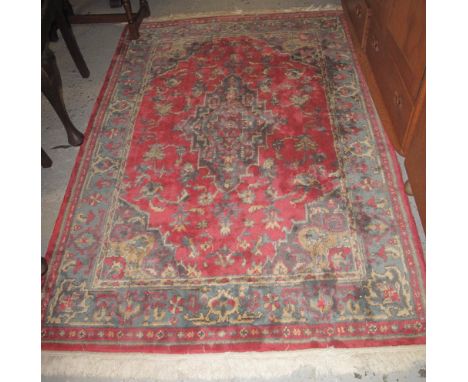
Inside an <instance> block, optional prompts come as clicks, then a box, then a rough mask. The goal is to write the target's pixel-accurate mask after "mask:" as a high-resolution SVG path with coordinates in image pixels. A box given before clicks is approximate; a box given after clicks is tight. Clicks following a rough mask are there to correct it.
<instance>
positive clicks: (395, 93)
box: [342, 0, 426, 227]
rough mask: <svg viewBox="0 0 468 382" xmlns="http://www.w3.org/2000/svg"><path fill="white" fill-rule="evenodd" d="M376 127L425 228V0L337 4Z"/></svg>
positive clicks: (347, 0)
mask: <svg viewBox="0 0 468 382" xmlns="http://www.w3.org/2000/svg"><path fill="white" fill-rule="evenodd" d="M342 5H343V9H344V13H345V17H346V20H347V21H348V24H349V26H350V29H351V34H352V39H353V44H354V45H355V47H356V50H357V54H358V58H359V60H360V63H361V66H362V68H363V71H364V74H365V76H366V79H367V82H368V85H369V87H370V90H371V93H372V97H373V99H374V103H375V105H376V108H377V111H378V112H379V116H380V119H381V120H382V124H383V126H384V128H385V130H386V132H387V135H388V136H389V138H390V140H391V142H392V144H393V146H394V147H395V149H396V151H397V152H398V153H400V154H401V155H403V156H405V157H406V160H405V167H406V169H407V173H408V177H409V179H408V181H409V186H410V187H408V188H410V189H412V192H413V193H414V196H415V199H416V204H417V206H418V209H419V213H420V216H421V219H422V222H423V225H424V227H425V205H426V197H425V176H426V173H425V171H426V168H425V153H426V151H425V129H426V123H425V110H426V109H425V100H426V80H425V73H426V2H425V0H342Z"/></svg>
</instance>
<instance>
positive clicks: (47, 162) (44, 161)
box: [41, 147, 52, 168]
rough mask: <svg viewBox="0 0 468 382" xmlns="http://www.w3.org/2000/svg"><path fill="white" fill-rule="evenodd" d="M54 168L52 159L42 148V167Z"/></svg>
mask: <svg viewBox="0 0 468 382" xmlns="http://www.w3.org/2000/svg"><path fill="white" fill-rule="evenodd" d="M51 166H52V159H50V157H49V156H48V155H47V153H46V152H45V151H44V149H43V148H42V147H41V167H43V168H49V167H51Z"/></svg>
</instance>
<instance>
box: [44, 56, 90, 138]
mask: <svg viewBox="0 0 468 382" xmlns="http://www.w3.org/2000/svg"><path fill="white" fill-rule="evenodd" d="M41 80H42V84H41V90H42V93H43V94H44V95H45V97H46V98H47V99H48V100H49V102H50V104H51V105H52V107H53V108H54V110H55V111H56V113H57V115H58V116H59V118H60V120H61V121H62V123H63V125H64V126H65V131H66V132H67V136H68V143H69V144H70V145H72V146H79V145H81V144H82V143H83V138H84V136H83V134H82V133H81V132H80V131H79V130H78V129H77V128H76V127H75V126H74V125H73V122H72V121H71V119H70V117H69V116H68V113H67V110H66V109H65V104H64V102H63V94H62V79H61V77H60V72H59V70H58V67H57V62H56V59H55V55H54V53H53V52H52V51H51V50H50V49H49V48H46V49H45V51H44V53H43V56H42V64H41Z"/></svg>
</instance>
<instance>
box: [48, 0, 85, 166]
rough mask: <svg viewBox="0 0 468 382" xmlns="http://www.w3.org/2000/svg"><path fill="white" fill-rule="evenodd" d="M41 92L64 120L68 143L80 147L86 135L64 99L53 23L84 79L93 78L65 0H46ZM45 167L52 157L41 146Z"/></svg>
mask: <svg viewBox="0 0 468 382" xmlns="http://www.w3.org/2000/svg"><path fill="white" fill-rule="evenodd" d="M41 18H42V20H41V28H42V31H41V32H42V40H41V91H42V93H43V94H44V96H45V97H46V98H47V100H48V101H49V102H50V104H51V105H52V107H53V108H54V110H55V112H56V113H57V115H58V116H59V118H60V120H61V121H62V123H63V125H64V127H65V131H66V133H67V137H68V143H69V144H70V145H72V146H79V145H81V143H82V142H83V138H84V136H83V134H82V133H81V132H80V131H79V130H78V129H77V128H76V127H75V125H73V122H72V121H71V119H70V117H69V115H68V113H67V110H66V108H65V103H64V101H63V94H62V79H61V77H60V72H59V69H58V66H57V61H56V59H55V54H54V52H53V51H52V50H51V49H50V48H49V37H50V32H51V30H52V28H53V26H54V25H55V26H57V28H58V30H60V32H61V35H62V37H63V39H64V41H65V44H66V46H67V48H68V50H69V51H70V54H71V56H72V58H73V61H74V63H75V65H76V67H77V68H78V71H79V72H80V74H81V76H82V77H83V78H86V77H89V69H88V67H87V66H86V62H85V61H84V59H83V56H82V54H81V51H80V49H79V47H78V44H77V42H76V39H75V36H74V35H73V31H72V29H71V26H70V23H69V22H68V20H67V17H66V15H65V13H64V4H63V0H44V1H42V14H41ZM41 164H42V167H50V166H51V165H52V160H51V159H50V158H49V156H48V155H47V154H46V152H45V151H44V150H42V149H41Z"/></svg>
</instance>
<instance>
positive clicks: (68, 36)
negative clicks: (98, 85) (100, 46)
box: [55, 9, 89, 78]
mask: <svg viewBox="0 0 468 382" xmlns="http://www.w3.org/2000/svg"><path fill="white" fill-rule="evenodd" d="M55 20H56V23H57V26H58V28H59V29H60V32H61V33H62V37H63V39H64V41H65V44H66V45H67V48H68V51H69V52H70V54H71V56H72V58H73V62H74V63H75V65H76V67H77V68H78V71H79V72H80V74H81V77H83V78H88V77H89V69H88V66H87V65H86V62H85V60H84V58H83V56H82V54H81V51H80V48H79V47H78V44H77V42H76V39H75V35H74V34H73V31H72V29H71V26H70V23H69V22H68V20H67V19H66V16H65V13H64V11H63V10H62V9H58V10H57V15H56V17H55Z"/></svg>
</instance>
